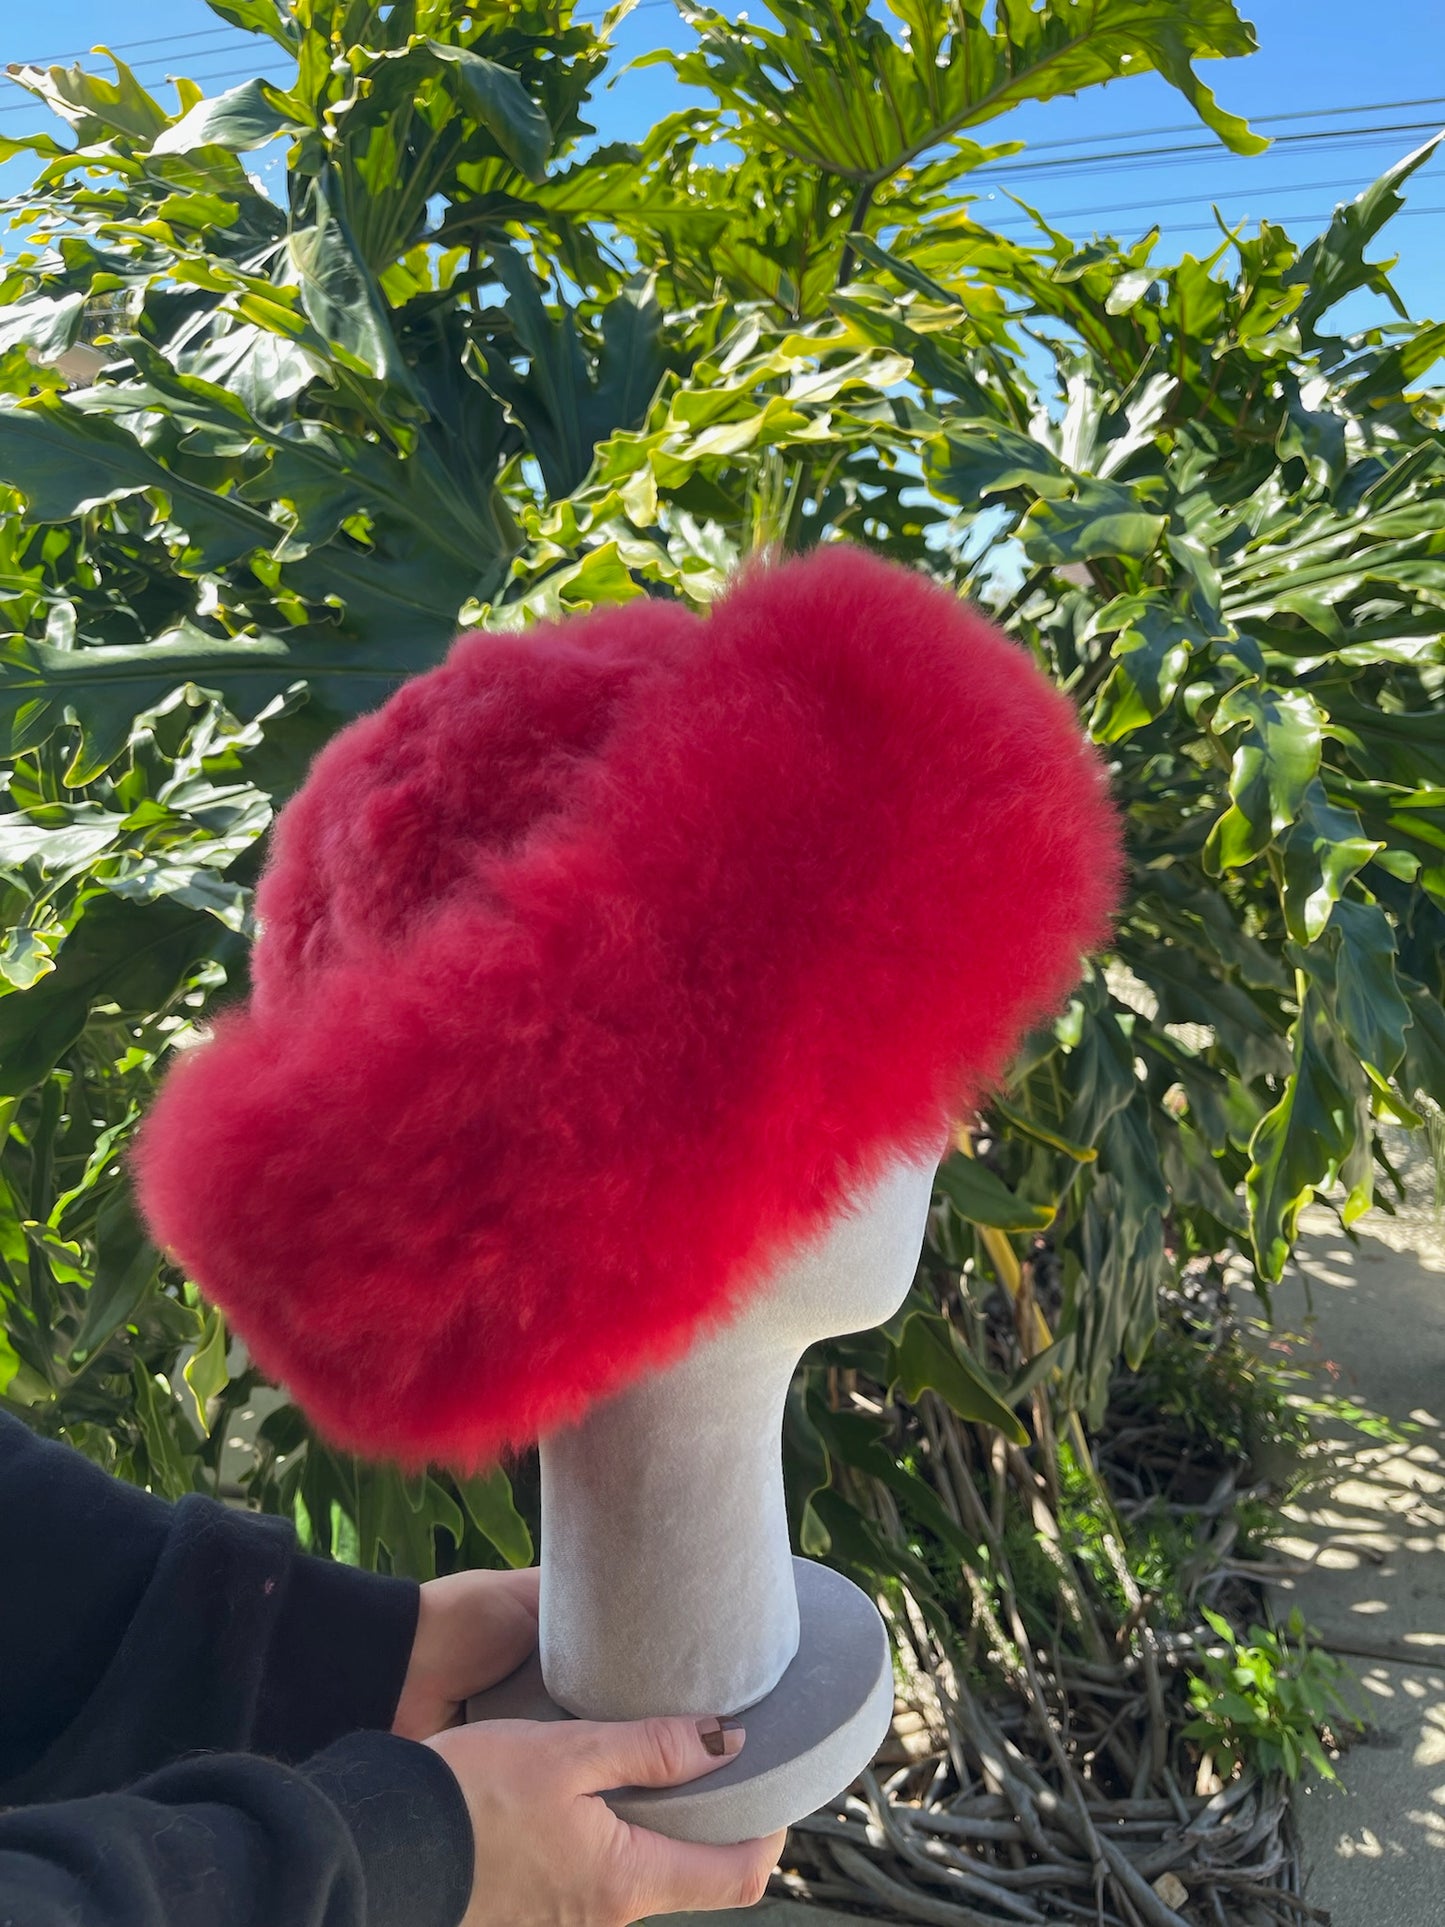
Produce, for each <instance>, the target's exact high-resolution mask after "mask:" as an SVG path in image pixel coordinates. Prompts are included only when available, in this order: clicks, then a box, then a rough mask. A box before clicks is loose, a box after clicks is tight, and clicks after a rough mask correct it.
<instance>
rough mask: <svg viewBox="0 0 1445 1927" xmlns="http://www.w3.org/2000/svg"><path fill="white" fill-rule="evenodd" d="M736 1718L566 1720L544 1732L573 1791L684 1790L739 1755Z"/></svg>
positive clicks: (739, 1731)
mask: <svg viewBox="0 0 1445 1927" xmlns="http://www.w3.org/2000/svg"><path fill="white" fill-rule="evenodd" d="M743 1738H744V1735H743V1729H742V1728H741V1726H739V1725H738V1723H737V1721H736V1720H713V1719H708V1720H689V1719H652V1720H569V1721H568V1722H567V1723H566V1724H565V1725H558V1726H556V1727H552V1728H550V1729H548V1733H547V1741H548V1743H549V1744H550V1745H551V1746H552V1747H553V1748H555V1750H556V1757H557V1771H558V1772H559V1774H560V1775H561V1776H562V1777H563V1779H564V1780H565V1781H566V1783H567V1784H568V1785H569V1786H570V1788H571V1790H572V1791H573V1792H574V1793H605V1792H607V1791H608V1789H609V1788H611V1787H617V1786H683V1785H685V1784H686V1783H687V1781H689V1780H697V1779H700V1778H701V1777H702V1775H703V1774H704V1773H713V1772H715V1771H716V1770H717V1768H718V1767H720V1766H725V1765H726V1764H727V1762H728V1761H729V1760H732V1759H736V1758H737V1756H738V1754H739V1753H740V1752H741V1751H742V1745H743Z"/></svg>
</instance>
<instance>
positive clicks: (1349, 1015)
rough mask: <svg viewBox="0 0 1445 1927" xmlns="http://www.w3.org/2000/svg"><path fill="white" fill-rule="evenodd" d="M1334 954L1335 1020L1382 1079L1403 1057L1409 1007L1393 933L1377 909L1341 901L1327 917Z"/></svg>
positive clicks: (1351, 901)
mask: <svg viewBox="0 0 1445 1927" xmlns="http://www.w3.org/2000/svg"><path fill="white" fill-rule="evenodd" d="M1329 929H1330V933H1331V934H1332V935H1333V936H1334V937H1335V938H1336V940H1337V945H1338V947H1337V949H1336V951H1335V1016H1336V1018H1337V1019H1338V1021H1339V1025H1340V1028H1341V1030H1343V1031H1344V1033H1345V1035H1346V1037H1348V1038H1349V1040H1350V1042H1351V1043H1352V1044H1353V1045H1354V1047H1355V1049H1356V1050H1357V1051H1358V1052H1359V1054H1360V1056H1361V1058H1362V1059H1363V1060H1364V1061H1365V1062H1366V1063H1367V1064H1372V1065H1373V1066H1374V1067H1375V1069H1376V1070H1377V1071H1379V1072H1380V1073H1381V1074H1382V1076H1385V1077H1388V1076H1389V1075H1390V1073H1391V1072H1392V1071H1393V1070H1395V1069H1396V1068H1397V1067H1398V1066H1399V1064H1400V1061H1401V1059H1402V1058H1403V1057H1404V1055H1405V1032H1406V1031H1407V1030H1408V1029H1409V1027H1410V1006H1409V1005H1408V1004H1407V1003H1406V1002H1405V997H1404V993H1403V992H1402V991H1401V989H1400V984H1399V980H1398V979H1397V977H1396V975H1395V932H1394V930H1393V929H1392V928H1391V926H1390V920H1389V918H1388V917H1387V916H1386V915H1385V913H1384V911H1383V910H1382V909H1381V908H1380V906H1379V904H1378V903H1358V902H1356V900H1355V899H1354V898H1353V897H1342V898H1341V899H1340V901H1339V902H1338V903H1337V904H1336V905H1335V907H1334V910H1333V912H1332V914H1331V916H1330V924H1329Z"/></svg>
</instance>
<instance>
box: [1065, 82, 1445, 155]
mask: <svg viewBox="0 0 1445 1927" xmlns="http://www.w3.org/2000/svg"><path fill="white" fill-rule="evenodd" d="M1406 107H1445V94H1426V95H1424V96H1422V98H1421V99H1419V100H1373V101H1361V102H1360V104H1359V106H1357V107H1297V108H1296V109H1295V110H1294V111H1293V112H1292V113H1289V114H1255V115H1254V116H1252V118H1251V120H1250V123H1249V124H1250V126H1251V127H1278V126H1282V125H1283V124H1284V122H1286V121H1292V120H1338V119H1339V118H1341V117H1342V116H1343V115H1346V114H1393V113H1396V112H1398V111H1399V110H1401V109H1403V108H1406ZM1198 131H1199V122H1198V121H1197V120H1183V121H1175V122H1174V124H1173V125H1172V126H1170V127H1135V128H1132V129H1131V130H1129V131H1127V132H1123V131H1121V132H1119V133H1112V134H1075V135H1073V136H1071V138H1070V139H1068V140H1057V141H1030V142H1029V144H1028V145H1029V152H1030V153H1031V154H1042V153H1045V152H1049V151H1051V150H1053V149H1054V148H1059V147H1092V146H1093V145H1094V143H1095V142H1096V141H1118V140H1152V139H1154V138H1155V136H1156V135H1161V134H1196V133H1198ZM1287 138H1288V136H1281V139H1287Z"/></svg>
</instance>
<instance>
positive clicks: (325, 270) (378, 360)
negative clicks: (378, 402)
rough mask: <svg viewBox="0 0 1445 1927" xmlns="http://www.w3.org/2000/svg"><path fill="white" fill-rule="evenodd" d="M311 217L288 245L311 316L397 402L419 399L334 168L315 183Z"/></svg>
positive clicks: (338, 348) (345, 355)
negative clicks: (345, 209) (391, 391)
mask: <svg viewBox="0 0 1445 1927" xmlns="http://www.w3.org/2000/svg"><path fill="white" fill-rule="evenodd" d="M311 213H312V220H311V224H310V225H309V226H308V227H303V228H297V229H295V230H293V232H292V234H291V237H290V240H289V242H288V246H289V249H290V254H291V262H292V265H293V266H294V267H295V269H296V273H297V277H298V279H299V281H300V284H301V302H302V306H303V307H304V308H305V310H306V313H307V315H308V316H309V318H310V319H311V321H312V322H313V323H314V325H315V327H316V330H317V332H318V333H319V334H322V335H324V336H325V338H326V340H327V341H328V342H330V344H331V346H332V348H333V349H335V350H336V351H337V352H338V353H339V354H340V355H341V356H342V357H343V358H345V359H346V360H348V361H349V362H350V363H351V365H352V366H353V367H354V368H356V369H358V370H360V371H364V372H365V373H367V374H369V375H372V376H374V377H375V379H376V380H378V381H383V382H387V383H389V384H391V385H392V386H393V387H394V388H395V390H396V398H397V399H400V398H401V397H403V396H406V397H409V398H411V397H414V388H415V384H414V383H413V381H412V377H411V372H410V370H409V369H408V367H407V365H406V361H405V359H404V357H403V355H402V352H401V349H400V348H399V347H398V346H397V341H396V336H395V335H394V334H393V332H392V325H391V315H390V311H389V310H388V308H387V304H386V302H385V300H384V299H383V298H382V294H381V290H380V289H379V288H378V286H377V284H376V280H375V277H374V276H373V275H372V273H371V270H370V269H369V268H368V266H367V264H366V262H365V261H364V260H363V259H362V255H361V250H360V249H359V248H358V247H357V245H356V241H355V238H354V237H353V235H352V232H351V228H350V225H349V224H348V222H347V219H346V216H345V213H344V212H343V209H342V203H341V194H340V190H339V188H338V185H337V183H336V181H335V179H334V178H333V176H332V173H331V170H330V169H329V168H326V169H323V171H322V172H321V173H320V174H318V175H317V177H316V180H315V182H314V183H313V186H312V193H311Z"/></svg>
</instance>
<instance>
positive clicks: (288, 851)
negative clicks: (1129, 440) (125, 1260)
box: [137, 547, 1119, 1466]
mask: <svg viewBox="0 0 1445 1927" xmlns="http://www.w3.org/2000/svg"><path fill="white" fill-rule="evenodd" d="M1118 872H1119V852H1118V827H1117V823H1116V820H1115V817H1114V814H1113V811H1112V810H1111V808H1110V805H1109V803H1108V800H1107V796H1106V784H1105V776H1104V773H1103V770H1102V767H1101V765H1100V763H1099V761H1098V760H1097V758H1096V757H1095V756H1094V754H1093V753H1092V751H1091V750H1090V749H1089V748H1088V746H1087V745H1086V743H1085V742H1084V741H1083V739H1082V737H1081V735H1080V732H1079V729H1078V727H1077V724H1076V721H1075V718H1074V715H1073V713H1072V710H1071V709H1070V706H1069V704H1068V703H1067V702H1066V701H1065V699H1064V698H1063V697H1062V696H1061V695H1059V694H1058V693H1057V692H1056V691H1055V690H1054V689H1052V688H1051V687H1050V685H1049V683H1048V682H1047V681H1046V680H1045V678H1044V677H1043V676H1042V675H1041V674H1040V672H1039V671H1038V669H1037V668H1035V666H1034V664H1033V662H1032V661H1031V660H1030V658H1029V656H1028V654H1027V653H1026V651H1025V650H1023V649H1022V648H1020V647H1018V646H1017V645H1016V644H1014V643H1011V642H1008V641H1006V640H1005V639H1004V638H1003V637H1002V636H1000V635H999V634H997V633H996V632H995V631H994V630H993V629H991V628H989V627H988V626H987V625H986V624H985V623H984V622H983V621H981V620H980V618H979V617H978V616H977V615H974V614H972V613H970V611H969V610H968V609H967V608H965V607H964V606H963V605H961V604H960V603H959V602H958V601H957V600H956V599H955V598H954V597H953V596H952V595H950V594H949V593H947V592H946V591H945V590H943V589H941V588H938V587H936V586H933V585H931V584H930V583H929V582H928V581H926V580H925V579H924V578H923V577H922V576H920V575H916V574H913V573H910V572H908V571H905V570H903V569H900V568H898V567H895V566H891V565H889V564H886V563H883V562H880V561H877V560H875V559H873V558H871V557H869V556H868V555H866V554H864V553H862V552H861V551H859V550H857V549H853V548H848V547H829V548H824V549H820V550H817V551H815V552H814V553H813V554H811V555H810V556H808V557H807V558H806V559H804V560H801V561H791V562H787V563H785V564H783V565H782V566H779V567H768V568H764V567H755V568H753V569H751V570H750V571H748V572H746V573H744V574H743V575H742V577H741V579H740V580H739V581H738V582H737V583H736V584H735V585H734V586H733V587H732V588H731V589H730V590H729V592H728V593H727V594H726V595H725V596H724V597H723V598H722V599H721V601H719V602H718V604H717V605H716V607H715V608H714V609H713V611H712V613H711V614H710V615H709V616H708V617H706V618H700V617H697V616H694V615H692V614H690V613H689V612H688V611H686V610H685V609H683V608H681V607H679V606H678V605H676V604H672V603H666V602H656V601H636V602H631V603H629V604H627V605H626V606H625V607H622V608H616V609H602V610H598V611H596V612H594V613H593V614H590V615H586V616H580V617H575V618H572V619H570V620H568V621H565V622H560V623H554V624H547V625H544V626H542V627H540V628H536V629H533V630H531V631H529V632H527V633H526V634H521V635H510V634H508V635H500V634H498V635H491V634H483V635H469V636H463V637H462V638H461V639H460V641H458V642H457V644H456V645H455V647H454V648H453V649H452V651H451V654H450V655H449V657H448V658H447V660H446V662H445V663H444V664H443V665H442V666H441V667H440V668H438V669H435V670H433V671H431V672H430V673H429V674H427V675H424V676H419V677H417V678H416V679H415V680H414V681H413V682H410V683H408V684H407V685H406V686H405V687H404V688H403V689H401V690H400V691H399V692H398V693H397V695H395V696H394V697H393V698H392V699H391V700H390V701H389V702H388V703H387V704H386V705H385V706H384V707H383V708H382V709H380V710H378V711H377V712H376V713H375V714H374V715H370V716H367V717H364V718H363V719H362V720H361V721H359V722H357V723H355V724H353V725H352V726H351V727H350V728H348V729H346V730H345V731H343V732H342V734H341V735H339V736H338V737H337V738H336V739H335V740H334V741H333V742H332V743H331V744H330V745H329V746H328V747H327V748H326V749H325V750H324V751H323V752H322V754H321V755H320V756H319V757H318V758H317V760H316V763H315V766H314V768H313V769H312V771H311V774H310V777H309V779H308V781H307V783H306V785H305V787H304V788H303V789H302V790H301V791H300V793H299V794H298V795H297V796H296V797H295V799H294V800H293V801H292V802H291V803H290V804H289V805H288V806H287V808H286V810H285V811H284V812H283V814H282V816H281V818H280V820H279V822H278V823H277V825H276V830H275V835H274V840H273V844H272V849H271V857H270V866H269V869H268V871H267V873H266V876H265V879H264V881H263V883H262V885H261V889H260V894H259V899H258V909H259V914H260V921H261V926H262V930H261V936H260V939H259V941H258V943H257V946H256V951H255V971H254V986H255V987H254V994H253V995H252V998H251V1001H250V1003H249V1005H248V1006H247V1007H246V1008H244V1009H242V1010H238V1011H235V1012H233V1013H231V1014H229V1015H224V1016H222V1017H221V1018H219V1019H218V1021H217V1023H216V1026H215V1034H214V1037H213V1038H212V1039H211V1040H210V1041H209V1042H207V1043H205V1044H203V1045H201V1046H200V1047H199V1048H197V1049H195V1050H194V1051H191V1052H188V1053H186V1055H185V1056H183V1057H181V1058H180V1059H179V1060H178V1061H177V1063H176V1065H175V1067H174V1069H173V1070H172V1071H171V1073H170V1075H169V1076H168V1078H167V1080H166V1083H165V1087H164V1089H163V1090H162V1092H161V1094H160V1096H159V1099H158V1100H157V1102H156V1105H155V1107H154V1109H153V1111H152V1113H151V1116H150V1118H149V1120H148V1122H147V1125H146V1128H145V1130H144V1131H143V1133H142V1136H141V1140H140V1146H139V1151H138V1154H137V1163H138V1175H139V1188H140V1197H141V1202H142V1206H143V1209H144V1212H145V1215H146V1217H147V1219H148V1220H149V1223H150V1225H151V1227H152V1229H153V1230H154V1233H155V1235H156V1237H157V1239H158V1240H159V1241H160V1242H161V1243H162V1244H163V1245H165V1246H166V1247H168V1248H169V1249H170V1250H171V1251H172V1252H173V1253H174V1254H175V1255H176V1256H177V1258H178V1260H179V1262H180V1263H182V1264H183V1265H184V1266H185V1267H186V1268H187V1270H188V1271H189V1273H190V1274H191V1275H192V1276H193V1277H194V1278H195V1279H196V1280H197V1281H198V1282H199V1283H200V1284H201V1285H202V1286H203V1287H204V1288H205V1290H206V1291H207V1292H209V1293H210V1294H211V1295H212V1296H213V1297H214V1298H215V1299H216V1301H217V1302H218V1303H219V1304H220V1305H222V1306H223V1307H224V1308H225V1310H226V1312H227V1314H228V1316H229V1317H230V1319H231V1321H232V1323H233V1325H234V1327H235V1329H236V1330H237V1331H238V1332H239V1333H240V1334H241V1335H242V1336H243V1337H244V1338H245V1340H246V1342H247V1344H248V1345H249V1346H250V1347H251V1350H252V1352H253V1354H254V1356H255V1358H256V1360H257V1362H258V1363H259V1364H260V1365H261V1366H262V1368H263V1369H264V1370H265V1371H267V1372H269V1373H271V1374H273V1375H274V1376H275V1377H277V1378H279V1379H282V1380H284V1381H285V1382H286V1383H287V1384H289V1385H290V1386H291V1388H292V1389H293V1390H294V1392H295V1394H296V1397H297V1398H298V1399H299V1400H300V1402H301V1404H302V1405H303V1406H304V1407H305V1408H306V1410H307V1411H308V1412H309V1413H310V1414H311V1416H312V1418H313V1419H314V1421H315V1423H316V1424H317V1426H318V1427H319V1428H320V1429H321V1430H322V1431H323V1432H324V1433H325V1434H327V1435H328V1436H329V1437H331V1438H332V1439H334V1440H336V1441H337V1442H339V1443H340V1444H342V1445H346V1446H350V1447H353V1448H355V1449H356V1450H357V1451H360V1452H364V1453H367V1454H369V1455H372V1456H389V1457H393V1458H396V1459H398V1460H400V1461H402V1462H404V1463H408V1464H417V1463H419V1462H421V1461H423V1460H425V1459H428V1458H435V1459H439V1460H443V1461H450V1462H452V1463H455V1464H460V1465H468V1466H472V1465H476V1464H478V1463H480V1462H482V1461H485V1460H487V1459H488V1458H490V1457H492V1456H494V1455H495V1454H496V1453H497V1452H498V1451H500V1450H501V1449H503V1448H504V1447H505V1446H507V1445H515V1444H520V1443H523V1442H525V1441H527V1440H529V1439H531V1438H533V1437H535V1436H537V1435H538V1434H539V1433H542V1432H546V1431H548V1430H549V1429H552V1428H554V1427H556V1426H558V1425H560V1424H563V1423H565V1422H566V1421H568V1420H570V1419H572V1418H574V1417H576V1416H577V1415H578V1414H579V1413H580V1412H581V1411H582V1410H583V1409H584V1408H585V1407H586V1406H587V1405H589V1404H590V1403H591V1402H592V1401H594V1400H596V1399H598V1398H599V1397H601V1396H603V1395H604V1394H606V1393H609V1392H611V1391H614V1390H615V1389H617V1388H619V1387H621V1386H623V1385H625V1384H626V1383H627V1382H628V1381H630V1380H632V1379H635V1378H636V1377H638V1376H639V1375H640V1374H642V1373H643V1372H644V1371H646V1370H648V1369H649V1368H654V1367H657V1366H659V1365H661V1364H663V1363H664V1362H666V1361H669V1360H671V1359H673V1358H675V1357H677V1356H679V1355H680V1354H681V1353H682V1352H683V1351H684V1350H685V1349H686V1348H687V1346H688V1345H689V1343H690V1342H691V1341H692V1340H693V1339H694V1337H695V1336H696V1335H697V1334H698V1332H699V1330H700V1328H702V1327H704V1326H705V1325H706V1324H708V1323H709V1322H711V1321H716V1320H717V1319H719V1318H722V1317H725V1316H726V1315H727V1313H728V1312H729V1310H730V1308H732V1307H734V1306H735V1305H736V1304H737V1303H738V1302H739V1301H740V1300H741V1299H742V1298H743V1296H744V1295H745V1294H746V1293H747V1291H748V1290H749V1288H750V1286H751V1285H753V1284H754V1283H755V1282H756V1281H757V1280H758V1279H760V1278H761V1277H762V1276H763V1275H764V1274H765V1273H766V1271H767V1269H768V1268H769V1266H770V1265H772V1264H773V1263H775V1262H776V1261H777V1259H778V1258H779V1257H780V1255H781V1254H782V1253H783V1252H784V1251H786V1250H787V1249H788V1248H790V1247H792V1246H795V1245H796V1244H798V1243H799V1242H800V1241H802V1240H804V1239H806V1238H807V1237H808V1236H809V1234H811V1233H815V1232H817V1231H819V1230H820V1229H821V1228H822V1227H823V1225H824V1224H825V1223H826V1221H827V1220H828V1219H829V1218H830V1217H831V1216H832V1215H834V1214H835V1213H837V1212H838V1210H839V1209H840V1208H841V1207H843V1206H844V1205H845V1204H846V1202H847V1200H848V1198H849V1196H850V1194H852V1193H854V1192H855V1191H856V1190H857V1188H858V1187H860V1186H862V1185H864V1184H866V1183H867V1182H869V1181H870V1180H872V1179H874V1178H876V1177H877V1176H879V1175H881V1173H882V1171H883V1169H884V1167H885V1166H886V1165H887V1164H888V1163H890V1162H891V1161H892V1160H894V1159H896V1158H897V1157H899V1156H901V1155H905V1154H915V1155H926V1154H927V1153H928V1152H930V1151H932V1150H934V1149H936V1148H937V1147H938V1146H939V1145H941V1144H942V1142H943V1141H944V1138H945V1135H946V1131H947V1126H948V1121H949V1119H950V1117H951V1116H953V1115H956V1114H957V1113H958V1111H959V1109H960V1107H963V1106H967V1105H968V1104H969V1103H970V1102H971V1101H972V1100H973V1099H974V1098H975V1097H976V1096H977V1095H978V1093H979V1092H980V1091H981V1090H982V1088H983V1087H984V1086H985V1084H986V1083H987V1082H988V1081H989V1080H991V1079H993V1078H995V1077H996V1076H997V1075H998V1073H999V1072H1000V1071H1001V1070H1002V1069H1003V1067H1004V1066H1005V1064H1006V1063H1007V1060H1008V1058H1009V1055H1010V1053H1011V1051H1012V1050H1013V1049H1014V1047H1015V1045H1016V1043H1017V1041H1018V1039H1019V1037H1020V1034H1021V1032H1022V1030H1023V1028H1024V1027H1025V1026H1026V1025H1027V1024H1028V1023H1030V1022H1031V1021H1033V1020H1035V1019H1037V1018H1039V1017H1041V1016H1043V1015H1045V1014H1046V1013H1048V1012H1049V1011H1050V1010H1051V1009H1053V1008H1054V1007H1056V1006H1057V1004H1058V1003H1059V1002H1060V1000H1061V999H1062V998H1063V996H1064V995H1065V993H1066V992H1067V991H1068V989H1069V988H1070V986H1071V985H1072V983H1073V982H1074V981H1075V979H1076V977H1077V974H1078V970H1079V964H1080V955H1081V952H1082V951H1083V950H1084V949H1085V948H1086V947H1087V946H1089V945H1091V944H1093V943H1095V942H1097V941H1098V940H1100V939H1101V938H1102V937H1103V936H1104V934H1105V930H1106V924H1107V917H1108V913H1109V909H1110V906H1111V903H1112V900H1113V897H1114V892H1115V888H1116V883H1117V877H1118Z"/></svg>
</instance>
